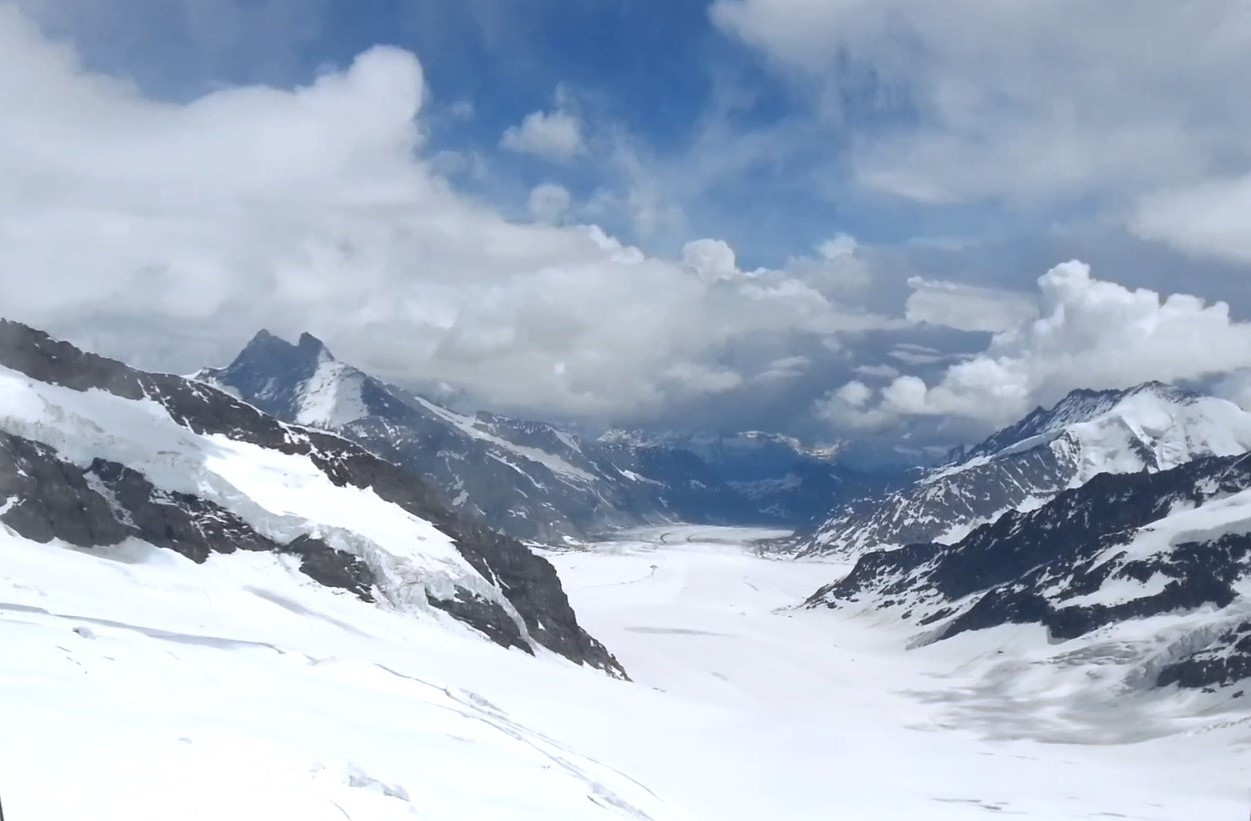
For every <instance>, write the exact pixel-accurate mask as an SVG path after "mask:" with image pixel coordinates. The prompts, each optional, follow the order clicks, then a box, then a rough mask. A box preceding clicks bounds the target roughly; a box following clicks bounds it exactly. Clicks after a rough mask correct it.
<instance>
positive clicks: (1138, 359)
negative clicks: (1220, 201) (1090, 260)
mask: <svg viewBox="0 0 1251 821" xmlns="http://www.w3.org/2000/svg"><path fill="white" fill-rule="evenodd" d="M1038 285H1039V300H1038V305H1039V313H1040V317H1039V318H1038V319H1036V320H1033V321H1029V322H1024V323H1023V324H1021V325H1020V326H1019V327H1017V328H1014V329H1012V330H1008V331H1004V332H1002V333H1000V334H997V335H996V336H995V337H994V338H993V339H992V341H991V344H990V346H989V347H988V348H987V349H986V350H985V351H984V352H982V353H981V354H979V355H977V356H975V357H972V358H970V359H968V360H967V361H963V362H960V363H958V364H956V365H952V366H951V367H949V368H948V369H947V370H946V371H945V373H944V374H943V375H942V377H941V378H940V379H939V380H938V381H937V382H935V383H934V384H932V385H927V384H926V383H925V382H924V381H922V380H921V379H919V378H917V377H915V376H901V377H899V378H897V379H895V380H894V381H893V382H892V383H890V385H889V386H887V387H886V388H885V389H883V390H882V391H881V392H880V394H879V402H878V403H877V404H875V405H871V406H867V408H866V410H865V413H866V414H870V415H872V418H873V420H874V421H875V422H878V421H880V419H881V416H882V415H883V414H887V415H893V416H895V417H901V416H911V415H935V416H942V415H955V416H962V417H968V418H970V419H976V420H981V421H983V422H985V423H987V424H988V425H989V424H995V425H997V424H1003V423H1006V422H1009V421H1011V420H1014V419H1016V418H1019V417H1020V416H1021V415H1022V414H1024V413H1025V412H1027V411H1028V410H1029V409H1030V408H1032V407H1034V406H1035V405H1038V404H1050V403H1052V402H1054V401H1055V400H1057V399H1059V398H1060V397H1061V396H1063V395H1064V394H1065V393H1067V392H1069V391H1070V390H1073V389H1075V388H1096V389H1102V388H1123V387H1129V386H1132V385H1135V384H1139V383H1141V382H1146V381H1149V380H1153V379H1158V380H1161V381H1165V382H1175V381H1179V380H1197V379H1202V378H1207V377H1212V376H1216V375H1219V374H1224V373H1229V372H1234V371H1238V370H1240V369H1245V368H1251V323H1247V322H1239V321H1236V320H1234V319H1232V318H1231V317H1230V315H1229V307H1228V306H1227V305H1226V304H1224V303H1222V302H1215V303H1211V304H1208V303H1205V302H1204V301H1203V300H1202V299H1200V298H1198V297H1195V296H1190V295H1187V294H1172V295H1169V296H1161V295H1160V294H1158V293H1156V292H1154V291H1150V290H1145V289H1138V290H1130V289H1129V288H1126V287H1124V286H1122V285H1119V284H1117V283H1115V282H1106V281H1100V280H1097V279H1093V278H1092V277H1091V276H1090V269H1089V267H1088V266H1086V265H1085V264H1083V263H1081V262H1077V261H1072V262H1066V263H1064V264H1062V265H1057V266H1056V267H1055V268H1052V269H1051V270H1050V271H1048V272H1047V273H1046V274H1045V275H1044V276H1042V277H1041V278H1040V279H1039V280H1038Z"/></svg>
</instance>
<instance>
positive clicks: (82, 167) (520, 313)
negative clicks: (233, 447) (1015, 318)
mask: <svg viewBox="0 0 1251 821" xmlns="http://www.w3.org/2000/svg"><path fill="white" fill-rule="evenodd" d="M422 103H423V76H422V71H421V66H420V65H419V64H418V62H417V60H416V59H415V58H414V57H413V55H411V54H408V53H406V52H403V51H400V50H397V49H391V48H379V49H373V50H371V51H369V52H366V53H365V54H362V55H361V56H360V57H358V58H357V59H356V60H355V61H354V62H353V63H352V64H351V66H349V67H347V68H345V69H343V70H339V71H333V72H328V73H325V74H323V75H321V76H319V77H318V78H317V79H316V81H314V82H313V83H311V84H309V85H307V86H304V87H302V88H297V89H294V90H290V91H286V90H279V89H274V88H261V87H241V88H230V89H223V90H220V91H217V92H215V93H212V94H209V95H206V96H203V97H200V98H198V99H195V100H192V101H190V102H187V103H185V104H173V103H165V102H157V101H154V100H151V99H148V98H146V97H144V96H143V95H142V94H141V93H140V92H139V91H138V90H136V89H135V88H134V87H133V86H132V85H130V84H128V83H126V82H123V81H118V80H115V79H111V78H109V77H106V76H102V75H100V74H97V73H93V72H92V71H89V70H86V69H84V68H83V67H82V66H81V65H79V64H78V63H77V61H76V59H75V56H74V54H73V53H72V52H71V51H69V50H67V49H66V48H64V47H62V46H58V45H54V44H52V43H50V42H49V41H48V40H46V39H45V38H44V37H43V36H41V35H40V34H39V33H38V32H37V31H36V30H35V29H34V28H33V27H31V26H30V25H28V24H27V23H26V22H25V20H24V18H22V17H21V16H20V15H19V14H18V13H17V12H16V11H15V10H14V9H13V8H12V7H10V6H6V5H0V110H2V111H4V112H5V127H4V128H3V129H0V179H3V180H4V184H3V185H0V294H3V303H2V305H0V310H2V311H3V313H4V314H6V315H8V316H10V317H12V318H14V319H18V320H22V321H27V322H31V323H32V324H36V325H40V326H44V327H48V328H49V329H50V330H52V331H53V332H56V333H62V334H66V335H68V336H70V337H72V338H75V339H78V340H80V341H84V342H86V343H89V344H92V345H93V346H99V347H101V348H103V349H104V350H105V351H106V352H110V353H112V354H114V355H120V356H123V357H127V358H133V357H136V356H140V358H141V360H142V361H143V362H144V363H145V364H148V365H150V366H154V367H161V368H170V369H175V370H178V371H185V370H189V369H192V368H194V367H197V366H199V365H203V364H207V363H220V362H222V361H223V360H225V359H227V358H228V357H229V356H231V355H232V354H233V353H234V352H235V350H236V349H237V346H238V345H240V344H242V342H244V341H245V340H246V339H247V338H248V336H250V335H251V334H252V333H253V332H255V331H256V330H257V329H258V328H260V327H268V328H270V329H271V330H273V331H274V332H276V333H282V334H286V335H295V334H297V333H298V332H299V331H301V330H305V329H307V330H311V331H313V332H314V333H316V334H317V335H318V336H320V337H322V338H324V339H326V340H327V342H328V343H330V344H331V346H332V347H333V348H335V349H336V352H337V353H339V354H340V355H341V356H343V357H344V358H345V359H348V360H349V361H354V362H356V363H357V364H359V365H361V366H363V367H365V368H367V369H370V370H373V371H376V372H378V373H379V374H380V375H383V376H385V377H388V378H391V379H394V380H398V381H404V380H409V379H412V380H418V379H420V380H422V381H423V382H439V381H443V382H446V383H449V384H455V385H460V386H464V387H466V388H467V389H469V390H470V391H471V394H472V395H473V396H475V397H477V398H478V399H480V400H481V401H484V402H487V403H490V404H502V405H517V406H525V407H528V408H533V409H535V410H536V412H537V411H542V412H556V413H561V414H573V415H587V416H592V415H614V416H618V417H621V416H632V417H633V418H636V419H637V418H641V417H644V416H646V415H648V414H655V413H659V412H663V411H664V410H665V409H666V408H668V407H671V406H673V405H674V404H675V403H681V402H684V401H691V400H694V399H698V398H699V397H701V396H705V395H708V394H723V393H725V392H727V391H733V390H740V389H747V388H746V386H747V385H748V384H749V382H750V379H751V378H752V377H753V376H754V375H755V374H756V373H757V372H759V370H760V369H759V367H756V364H758V363H760V362H762V361H771V360H774V359H778V358H781V357H780V356H779V354H778V353H777V352H778V351H779V350H780V349H781V350H786V348H785V346H787V345H793V344H794V341H795V340H796V339H809V340H815V342H814V344H812V345H810V346H809V347H811V348H813V349H818V350H819V349H821V345H822V344H826V345H827V346H829V347H837V342H836V340H837V339H838V338H839V337H840V336H841V335H842V334H845V333H847V332H857V331H862V330H865V329H870V328H877V327H882V326H883V325H888V324H890V323H889V322H888V321H887V320H884V319H882V318H881V317H876V316H872V315H868V314H865V313H864V312H861V311H857V310H850V309H845V308H842V307H840V306H839V305H838V304H836V303H834V302H833V301H831V300H830V299H828V298H827V297H825V296H823V295H822V293H821V292H820V291H818V290H817V289H815V288H813V287H811V286H810V285H807V284H805V283H803V282H800V281H798V280H796V279H795V278H794V276H792V275H791V274H788V273H787V272H784V271H772V272H764V273H762V274H760V275H753V276H751V277H736V278H731V279H728V280H727V279H721V280H718V281H715V282H708V281H704V280H702V279H701V278H700V277H699V276H696V275H694V274H693V273H692V272H691V271H689V270H688V269H687V268H686V267H685V266H684V265H683V264H682V263H681V262H680V261H676V260H668V259H661V258H656V257H651V256H647V255H646V254H644V253H642V252H641V251H639V250H638V249H636V248H631V247H629V246H627V245H625V244H624V243H622V242H620V241H618V240H616V239H614V238H612V237H610V236H608V235H606V234H605V233H604V232H603V231H602V230H600V229H598V228H596V227H594V226H569V227H559V226H551V225H541V224H517V223H513V222H510V221H508V220H506V219H504V218H503V217H502V216H501V215H500V214H499V213H497V212H496V211H494V210H492V209H491V208H489V207H486V206H484V205H483V204H481V203H480V202H477V201H475V200H474V199H472V198H470V197H467V196H462V195H461V194H459V193H458V192H457V191H456V190H455V189H454V188H453V187H452V185H451V184H450V183H449V182H448V180H447V179H446V178H445V177H443V176H441V175H440V174H439V173H437V171H435V170H434V168H433V167H432V162H434V161H433V160H431V159H427V158H425V157H424V156H423V154H422V146H421V133H422V128H421V124H420V122H419V119H418V117H419V115H420V112H421V106H422ZM445 160H446V158H445ZM729 350H733V351H735V352H737V353H743V352H749V353H750V352H755V351H760V352H761V353H759V354H756V355H754V356H746V355H744V357H743V359H744V361H750V362H753V363H756V364H754V365H753V366H752V367H751V368H750V369H749V368H746V366H744V368H743V370H742V372H740V370H739V369H738V368H736V367H734V366H731V365H726V364H725V362H726V361H730V360H729V359H727V357H726V356H725V354H726V352H727V351H729ZM790 350H793V348H791V349H790ZM144 355H146V358H145V356H144ZM789 365H790V367H789V369H790V370H798V369H799V368H801V367H802V366H801V364H800V363H798V362H791V363H789Z"/></svg>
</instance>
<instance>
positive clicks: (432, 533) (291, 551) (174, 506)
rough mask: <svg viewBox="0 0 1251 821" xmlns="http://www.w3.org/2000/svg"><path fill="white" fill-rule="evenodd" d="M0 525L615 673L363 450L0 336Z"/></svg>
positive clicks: (94, 361) (480, 538) (195, 388)
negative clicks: (287, 589) (219, 563)
mask: <svg viewBox="0 0 1251 821" xmlns="http://www.w3.org/2000/svg"><path fill="white" fill-rule="evenodd" d="M0 511H2V512H0V522H2V523H3V524H5V525H6V526H7V527H8V528H9V529H11V530H12V531H13V532H14V533H15V534H17V535H20V536H22V537H25V538H27V539H31V540H34V541H39V542H57V541H63V542H69V543H71V544H74V545H76V546H78V547H81V548H97V547H107V546H111V545H117V544H122V543H124V542H126V541H128V540H132V539H138V540H141V541H144V542H147V543H149V544H153V545H156V546H159V547H164V548H167V549H169V550H172V551H174V552H177V553H180V554H182V555H184V556H187V557H189V558H192V559H193V560H195V561H198V562H204V561H206V560H207V558H208V557H209V556H210V555H212V554H214V553H235V552H236V551H240V550H242V551H260V552H271V553H277V554H282V555H285V556H290V557H296V558H298V559H299V569H300V571H301V572H303V573H304V574H305V575H306V576H307V577H309V578H310V579H312V580H315V581H317V582H319V583H321V584H323V585H327V586H331V587H338V588H343V589H345V590H349V591H352V592H354V593H355V594H356V595H357V596H359V597H360V598H362V599H365V600H369V601H373V600H375V599H376V600H378V601H379V602H380V603H382V604H383V605H385V606H387V607H391V608H395V609H397V610H399V611H401V612H405V613H408V614H411V615H414V616H418V617H420V618H425V619H434V620H436V621H440V622H446V621H448V620H449V617H450V618H455V619H457V620H459V621H461V622H463V623H465V624H467V625H470V626H472V627H474V628H476V629H477V630H479V631H481V632H482V633H484V634H485V635H487V636H488V637H490V638H491V639H493V640H494V641H496V642H497V643H499V644H503V645H505V646H511V647H518V648H521V649H523V650H526V651H527V652H533V651H534V648H535V647H536V646H544V647H547V648H549V649H552V650H554V651H556V652H558V653H561V654H563V655H566V656H568V657H569V658H570V659H573V660H575V661H578V662H585V663H590V664H592V665H595V666H600V667H604V668H605V669H608V670H612V671H616V670H617V667H616V664H615V662H613V661H612V659H611V656H609V655H608V654H607V653H606V651H604V650H603V648H602V647H601V646H599V645H598V643H596V642H595V641H594V640H593V639H591V638H590V637H589V636H587V635H586V634H585V633H584V632H583V631H582V630H581V629H580V628H578V627H577V624H576V619H575V617H574V615H573V612H572V610H570V609H569V607H568V604H567V601H566V599H565V597H564V594H563V591H562V590H561V589H560V585H559V580H558V579H557V578H556V576H555V573H554V571H553V570H552V568H551V567H550V565H548V564H547V563H546V562H545V561H543V560H542V559H539V558H537V557H535V556H534V555H533V554H531V553H530V552H529V551H528V550H526V548H524V547H523V546H521V545H520V544H517V543H515V542H512V541H510V540H508V539H505V538H503V537H501V536H499V535H498V534H495V533H493V532H491V531H489V530H486V529H485V528H483V527H481V526H480V525H477V524H475V523H473V522H470V521H467V520H464V519H462V518H460V517H458V516H456V515H455V514H453V513H452V512H451V511H449V510H448V509H447V508H446V507H444V506H442V505H441V504H440V502H439V501H438V499H437V497H436V496H435V495H433V494H432V493H431V492H430V491H429V489H428V488H427V487H425V486H424V485H423V484H422V483H421V482H420V480H418V479H416V478H415V477H413V476H411V475H409V474H406V473H404V472H403V471H402V470H400V469H398V468H396V467H395V466H393V465H390V464H389V463H386V462H383V461H382V460H380V459H378V458H376V457H374V456H372V455H370V454H368V453H367V452H365V451H363V450H361V449H360V448H359V447H357V446H355V445H353V444H351V443H349V442H347V441H346V440H343V439H340V438H338V437H334V436H330V435H327V434H324V433H318V432H313V431H308V430H305V429H301V428H295V427H288V426H286V425H283V424H282V423H279V422H278V421H276V420H274V419H272V418H270V417H267V416H265V415H263V414H261V413H260V412H258V411H257V410H256V409H254V408H252V407H250V406H248V405H245V404H243V403H241V402H239V401H237V400H235V399H232V398H231V397H229V396H227V395H225V394H223V393H220V392H218V391H216V390H213V389H211V388H208V387H205V386H203V385H200V384H197V383H193V382H189V381H187V380H183V379H180V378H178V377H173V376H164V375H157V374H146V373H143V372H139V371H134V370H132V369H130V368H127V367H126V366H124V365H122V364H121V363H117V362H114V361H111V360H107V359H103V358H100V357H94V356H92V355H90V354H85V353H83V352H81V351H78V350H77V349H75V348H73V347H72V346H70V345H68V344H65V343H59V342H56V341H54V340H51V339H49V338H48V337H47V336H46V335H44V334H41V333H40V332H37V331H34V330H32V329H29V328H25V327H24V326H20V325H17V324H14V323H0Z"/></svg>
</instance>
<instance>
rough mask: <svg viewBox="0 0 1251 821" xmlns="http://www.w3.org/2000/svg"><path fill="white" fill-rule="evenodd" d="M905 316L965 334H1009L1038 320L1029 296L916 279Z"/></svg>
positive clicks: (911, 280)
mask: <svg viewBox="0 0 1251 821" xmlns="http://www.w3.org/2000/svg"><path fill="white" fill-rule="evenodd" d="M908 287H910V288H911V289H912V295H911V296H909V297H908V303H907V306H906V308H905V316H907V318H908V319H909V320H911V321H913V322H926V323H929V324H931V325H943V326H946V327H948V328H956V329H957V330H961V331H993V332H998V331H1007V330H1011V329H1013V328H1017V327H1020V326H1021V325H1022V324H1024V323H1025V322H1028V321H1029V320H1031V319H1033V318H1034V317H1036V316H1038V306H1037V304H1036V303H1035V301H1034V299H1033V297H1031V296H1030V295H1029V294H1023V293H1018V292H1016V291H1003V290H999V289H996V288H983V287H979V286H976V285H964V284H962V283H958V282H946V281H943V280H935V279H925V278H923V277H912V278H910V279H909V280H908Z"/></svg>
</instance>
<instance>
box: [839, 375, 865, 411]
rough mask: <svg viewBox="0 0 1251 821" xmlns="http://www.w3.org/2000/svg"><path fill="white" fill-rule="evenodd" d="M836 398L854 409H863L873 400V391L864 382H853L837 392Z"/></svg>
mask: <svg viewBox="0 0 1251 821" xmlns="http://www.w3.org/2000/svg"><path fill="white" fill-rule="evenodd" d="M835 396H837V397H838V398H839V399H841V400H843V401H844V402H846V403H847V404H848V405H851V406H852V407H853V408H861V407H864V405H865V403H866V402H868V401H869V400H870V399H872V398H873V391H872V390H870V388H869V386H868V385H866V384H864V383H863V382H860V381H852V382H848V383H847V384H846V385H843V386H842V387H841V388H839V389H838V390H837V391H835Z"/></svg>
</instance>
